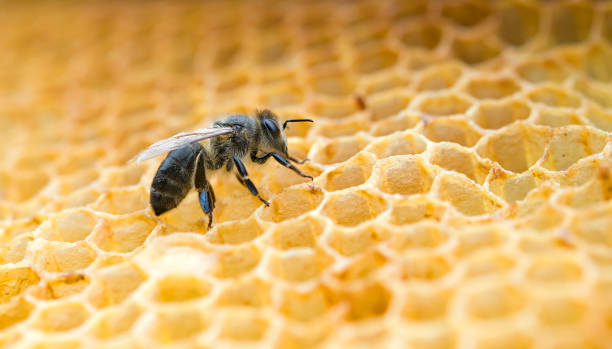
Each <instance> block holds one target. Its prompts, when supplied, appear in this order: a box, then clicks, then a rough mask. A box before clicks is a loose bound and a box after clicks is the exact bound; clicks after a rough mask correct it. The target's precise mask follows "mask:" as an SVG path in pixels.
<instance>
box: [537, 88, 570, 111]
mask: <svg viewBox="0 0 612 349" xmlns="http://www.w3.org/2000/svg"><path fill="white" fill-rule="evenodd" d="M527 97H528V98H529V99H530V100H532V101H533V102H536V103H542V104H545V105H548V106H551V107H564V108H578V107H580V105H581V101H580V98H578V97H577V96H575V95H573V94H570V93H568V92H566V91H565V90H563V89H560V88H557V87H552V86H545V87H540V88H536V89H534V90H532V91H530V92H529V93H528V94H527Z"/></svg>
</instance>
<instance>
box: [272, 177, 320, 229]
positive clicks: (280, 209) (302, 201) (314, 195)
mask: <svg viewBox="0 0 612 349" xmlns="http://www.w3.org/2000/svg"><path fill="white" fill-rule="evenodd" d="M323 196H324V195H323V191H322V190H321V188H319V187H317V186H314V185H312V184H306V185H301V186H298V187H293V188H289V189H286V190H284V191H282V192H280V193H279V194H277V195H276V196H274V197H273V198H272V201H271V203H270V207H269V208H267V209H264V210H263V211H262V212H261V217H262V218H263V219H265V220H267V221H272V222H282V221H285V220H287V219H291V218H296V217H299V216H301V215H303V214H305V213H306V212H309V211H312V210H314V209H316V208H317V207H318V206H319V204H320V203H321V201H322V200H323Z"/></svg>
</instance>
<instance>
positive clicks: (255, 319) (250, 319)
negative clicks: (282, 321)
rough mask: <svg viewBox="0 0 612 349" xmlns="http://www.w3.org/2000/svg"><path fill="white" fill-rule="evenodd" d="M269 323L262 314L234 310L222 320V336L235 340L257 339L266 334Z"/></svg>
mask: <svg viewBox="0 0 612 349" xmlns="http://www.w3.org/2000/svg"><path fill="white" fill-rule="evenodd" d="M268 325H269V322H268V320H266V319H265V318H264V317H263V316H262V315H258V314H254V313H250V312H245V311H234V312H232V313H229V314H228V315H227V316H226V317H225V318H224V319H223V320H222V323H221V334H220V337H221V338H223V339H230V340H234V341H256V340H260V339H262V338H263V337H264V336H265V334H266V331H267V330H268Z"/></svg>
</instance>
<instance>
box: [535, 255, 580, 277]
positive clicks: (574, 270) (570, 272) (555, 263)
mask: <svg viewBox="0 0 612 349" xmlns="http://www.w3.org/2000/svg"><path fill="white" fill-rule="evenodd" d="M527 277H528V278H529V279H530V280H533V281H538V282H572V281H578V280H580V278H581V277H582V268H581V267H580V266H579V265H577V264H576V263H574V262H573V261H571V260H567V259H563V258H553V257H550V258H540V259H538V260H535V261H534V262H533V263H532V264H531V265H530V266H529V267H528V269H527Z"/></svg>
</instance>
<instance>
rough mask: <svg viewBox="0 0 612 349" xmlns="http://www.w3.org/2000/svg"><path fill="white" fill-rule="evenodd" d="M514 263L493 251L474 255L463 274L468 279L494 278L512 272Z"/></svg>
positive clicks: (507, 257) (505, 256) (509, 258)
mask: <svg viewBox="0 0 612 349" xmlns="http://www.w3.org/2000/svg"><path fill="white" fill-rule="evenodd" d="M515 264H516V262H515V261H514V260H513V259H512V258H511V257H509V256H507V255H498V254H496V253H495V252H494V251H487V252H486V253H481V254H476V255H475V256H474V257H473V258H471V259H470V260H469V262H468V265H467V269H466V272H465V275H466V277H468V278H477V277H484V276H496V275H500V274H502V273H504V272H508V271H510V270H512V268H513V267H514V266H515Z"/></svg>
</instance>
